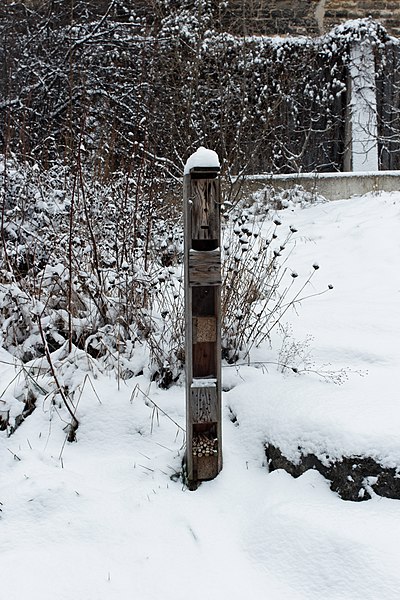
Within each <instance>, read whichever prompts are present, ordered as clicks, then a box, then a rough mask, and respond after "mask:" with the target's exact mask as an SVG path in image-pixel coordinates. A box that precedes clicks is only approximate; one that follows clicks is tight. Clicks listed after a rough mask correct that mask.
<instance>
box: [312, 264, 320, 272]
mask: <svg viewBox="0 0 400 600" xmlns="http://www.w3.org/2000/svg"><path fill="white" fill-rule="evenodd" d="M313 269H315V270H316V271H318V269H319V264H318V263H314V264H313Z"/></svg>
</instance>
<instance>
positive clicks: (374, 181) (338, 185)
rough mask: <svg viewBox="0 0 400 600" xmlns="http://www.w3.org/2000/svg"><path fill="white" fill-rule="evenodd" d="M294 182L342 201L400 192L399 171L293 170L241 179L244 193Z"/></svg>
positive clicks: (289, 184)
mask: <svg viewBox="0 0 400 600" xmlns="http://www.w3.org/2000/svg"><path fill="white" fill-rule="evenodd" d="M296 185H299V186H301V187H302V188H304V189H305V190H306V191H307V192H310V193H312V194H315V195H320V196H323V197H324V198H326V199H327V200H343V199H345V198H350V197H351V196H362V195H363V194H367V193H368V192H381V191H383V192H395V191H400V171H370V172H366V173H339V172H337V173H296V174H288V175H268V174H262V175H249V176H248V177H246V179H245V182H244V189H245V191H246V192H249V193H253V192H256V191H258V190H261V189H263V188H264V187H266V186H271V187H272V188H273V189H275V190H276V191H282V190H288V189H291V188H293V187H295V186H296Z"/></svg>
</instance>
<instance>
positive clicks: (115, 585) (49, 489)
mask: <svg viewBox="0 0 400 600" xmlns="http://www.w3.org/2000/svg"><path fill="white" fill-rule="evenodd" d="M280 218H281V220H282V221H283V224H282V227H285V226H287V225H289V224H292V225H294V226H295V227H296V228H297V229H298V233H297V234H296V246H295V248H294V250H293V252H292V254H291V255H290V258H289V259H288V266H289V267H291V268H293V269H295V270H296V272H298V274H299V276H303V275H307V274H308V272H309V271H310V269H312V265H313V263H315V262H316V261H317V262H318V264H319V265H320V269H318V271H317V273H316V274H315V277H313V280H312V282H313V286H314V288H315V289H312V288H311V289H309V290H308V292H309V293H312V292H313V291H315V292H319V291H320V290H323V289H326V288H327V286H328V285H329V284H332V285H333V286H334V289H333V290H329V291H328V292H327V293H325V294H323V295H320V296H315V297H313V298H310V299H308V300H306V301H304V302H303V303H302V305H301V306H300V307H298V311H297V313H298V314H295V313H294V312H291V313H290V314H289V313H287V315H286V316H287V321H288V322H289V323H290V324H291V327H292V332H293V340H294V342H297V343H298V347H299V353H298V354H297V356H296V357H295V358H293V360H295V361H296V360H297V361H298V360H299V358H301V356H302V355H303V357H304V359H305V363H306V366H307V368H308V369H309V370H310V372H309V373H302V374H299V375H296V374H295V373H293V372H292V371H290V370H287V371H286V373H285V372H284V373H282V372H281V371H280V370H279V369H278V368H277V367H276V366H274V365H273V364H269V363H273V362H274V361H275V360H276V356H277V352H279V348H278V349H276V348H275V349H274V350H271V349H270V348H269V347H268V346H265V347H264V348H260V349H258V350H257V351H255V353H254V354H253V357H252V359H253V360H254V361H259V362H260V363H261V362H263V363H268V364H264V365H259V366H258V368H256V367H255V366H243V367H240V368H236V367H229V366H226V367H224V373H223V377H224V388H225V389H226V390H229V391H226V392H224V395H223V403H224V443H223V453H224V468H223V471H222V472H221V474H220V475H219V476H218V478H217V479H215V480H214V481H212V482H208V483H205V484H203V485H201V487H200V488H199V489H198V490H197V491H196V492H190V491H188V490H186V489H184V488H183V487H182V484H181V482H180V481H179V480H176V478H175V477H174V474H175V473H176V472H177V471H179V469H180V465H181V459H182V452H183V450H182V443H183V435H182V430H181V429H180V427H179V426H183V423H184V390H183V387H178V386H175V387H172V388H171V389H169V390H168V391H162V390H159V389H157V388H156V387H155V386H154V384H152V385H150V384H149V382H148V380H146V379H145V377H144V376H141V377H137V378H134V379H131V380H128V381H127V382H121V385H120V389H118V387H117V383H116V381H115V380H114V379H113V378H112V377H109V378H107V377H105V376H104V375H101V374H96V373H94V372H91V371H88V373H87V375H88V377H87V378H86V380H85V382H86V383H85V388H84V391H83V393H82V397H81V399H80V402H79V407H78V415H79V419H80V427H79V429H78V442H77V443H73V444H70V443H66V442H65V434H64V432H63V430H62V423H61V420H60V415H59V411H58V409H57V406H52V405H51V403H50V400H47V401H46V402H45V403H44V404H42V405H40V406H38V408H37V409H36V410H35V412H34V413H33V414H32V415H31V416H30V417H29V418H28V419H27V420H26V421H25V423H23V424H22V425H21V426H20V427H19V428H18V430H17V431H16V432H15V434H14V435H12V436H11V437H10V438H7V437H6V436H5V434H4V432H2V433H0V453H1V461H0V501H1V502H2V503H3V504H2V513H1V517H0V572H1V584H0V598H4V599H7V600H21V599H22V598H25V597H28V596H29V598H30V599H31V600H50V599H52V600H53V599H54V598H57V600H70V599H71V598H74V599H76V600H128V599H129V600H131V599H137V600H150V599H157V600H160V599H162V600H169V599H171V600H180V599H182V600H183V599H184V598H185V599H186V598H192V599H193V600H198V599H204V598H205V597H207V598H211V599H212V600H213V599H215V598H224V599H225V598H226V599H229V600H235V599H239V598H240V599H243V598H251V599H252V600H265V599H269V600H321V599H324V600H358V599H360V600H361V599H362V600H377V599H379V600H397V599H398V598H399V589H400V574H399V571H398V565H399V564H400V549H399V545H398V539H399V538H400V502H399V501H396V500H388V499H383V498H380V497H377V496H374V497H373V498H372V499H371V500H369V501H366V502H362V503H359V504H356V503H350V502H344V501H343V500H341V499H340V498H339V497H338V496H337V495H336V494H335V493H333V492H332V491H330V489H329V483H328V482H327V481H326V480H324V478H323V477H322V476H320V475H319V474H318V473H317V472H315V471H309V472H307V473H306V474H305V475H303V476H302V477H300V478H298V479H293V478H291V477H290V476H289V475H288V474H286V473H285V472H282V471H274V472H272V473H270V474H269V473H268V471H267V467H266V464H265V456H264V452H263V442H265V441H266V440H268V441H270V442H272V443H275V444H278V445H279V446H280V447H281V449H282V450H283V451H284V452H285V453H286V454H287V456H289V457H291V458H295V457H296V452H297V449H298V446H301V447H302V448H304V449H305V450H309V451H313V452H315V453H316V454H318V455H319V456H324V455H329V456H330V457H338V456H340V455H341V454H342V453H346V454H348V455H349V454H362V453H365V454H367V455H368V456H373V457H374V458H375V459H376V460H378V461H379V462H381V463H383V464H385V465H389V466H397V465H400V437H399V431H400V402H399V391H398V390H399V389H400V385H399V384H400V375H399V371H398V364H399V360H400V347H399V343H398V340H399V337H400V271H399V269H398V258H399V256H400V237H399V234H398V232H399V225H400V193H392V194H382V195H372V194H371V195H368V196H364V197H361V198H353V199H350V200H346V201H337V202H332V203H322V204H317V205H313V206H310V207H308V208H305V209H302V208H300V207H296V206H294V207H292V208H291V207H289V208H287V209H286V210H285V211H282V212H281V213H280ZM307 336H308V337H307ZM309 336H312V339H310V337H309ZM302 340H306V342H305V343H304V344H302V343H301V342H302ZM289 347H290V345H289ZM0 352H1V354H0V361H1V362H0V382H1V390H0V394H1V393H2V392H3V391H4V390H6V387H7V384H8V383H9V382H10V381H11V380H12V379H13V377H15V371H14V369H13V367H12V366H10V365H9V364H7V363H9V362H12V358H11V357H10V355H9V354H7V353H6V352H5V351H4V350H3V351H0ZM308 352H311V353H312V359H311V358H310V356H309V355H308ZM291 360H292V359H291ZM311 360H313V362H314V366H313V365H312V364H311ZM328 363H329V365H328ZM296 364H297V363H296ZM324 365H325V366H324ZM327 365H328V366H327ZM299 368H300V369H301V368H302V365H301V364H300V363H299ZM342 369H345V370H346V373H345V374H346V375H347V376H348V379H347V381H344V382H343V383H342V384H341V385H337V384H335V380H337V379H338V378H339V375H340V374H341V373H342V374H343V372H342V371H341V370H342ZM312 371H315V372H312ZM331 372H332V373H331ZM324 373H325V374H328V380H325V378H324V377H323V375H324ZM15 385H19V382H18V378H17V379H16V380H15V381H14V382H13V383H12V384H11V387H10V388H8V390H6V391H5V393H6V394H7V393H9V391H10V390H11V389H12V386H15ZM94 390H95V391H94ZM95 392H96V393H95ZM146 396H147V397H146ZM149 398H150V399H151V401H152V402H153V403H156V405H157V406H159V407H160V409H162V411H164V412H165V413H167V415H168V417H166V416H165V415H164V414H163V413H162V412H161V410H157V409H155V407H154V404H152V403H151V402H150V401H149ZM232 412H233V413H234V414H235V415H236V416H237V422H236V423H233V422H232V421H231V419H230V416H231V414H232ZM61 416H62V415H61ZM171 476H172V478H171Z"/></svg>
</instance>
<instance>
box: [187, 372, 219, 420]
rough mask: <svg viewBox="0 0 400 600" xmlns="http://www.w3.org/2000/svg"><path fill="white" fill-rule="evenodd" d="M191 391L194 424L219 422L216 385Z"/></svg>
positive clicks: (194, 388) (193, 386) (192, 388)
mask: <svg viewBox="0 0 400 600" xmlns="http://www.w3.org/2000/svg"><path fill="white" fill-rule="evenodd" d="M195 385H196V382H194V383H193V384H192V387H191V389H190V395H191V398H190V403H191V413H192V422H193V423H214V422H216V421H217V420H218V406H217V388H216V386H215V384H213V385H211V386H210V387H203V386H202V387H195Z"/></svg>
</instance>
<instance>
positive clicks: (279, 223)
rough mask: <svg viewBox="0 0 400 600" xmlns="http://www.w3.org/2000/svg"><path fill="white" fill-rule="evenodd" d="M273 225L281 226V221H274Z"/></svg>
mask: <svg viewBox="0 0 400 600" xmlns="http://www.w3.org/2000/svg"><path fill="white" fill-rule="evenodd" d="M274 224H275V225H276V226H278V225H282V221H280V220H279V219H274Z"/></svg>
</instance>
